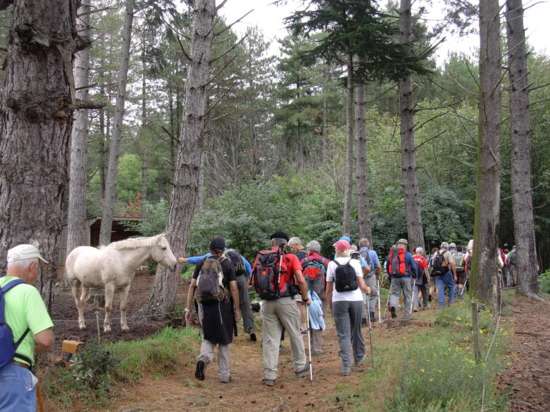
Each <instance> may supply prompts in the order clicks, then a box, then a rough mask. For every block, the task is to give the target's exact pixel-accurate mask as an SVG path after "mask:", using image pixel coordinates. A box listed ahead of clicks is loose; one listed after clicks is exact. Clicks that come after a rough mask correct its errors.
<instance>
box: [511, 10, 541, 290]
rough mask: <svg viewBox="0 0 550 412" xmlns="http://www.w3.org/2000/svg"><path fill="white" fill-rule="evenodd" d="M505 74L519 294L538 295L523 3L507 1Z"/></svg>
mask: <svg viewBox="0 0 550 412" xmlns="http://www.w3.org/2000/svg"><path fill="white" fill-rule="evenodd" d="M506 32H507V38H508V74H509V77H510V87H511V91H510V122H511V124H510V129H511V131H512V139H511V140H512V173H511V175H512V208H513V213H514V239H515V242H516V252H515V253H516V258H517V271H518V275H519V287H518V289H517V290H518V292H520V293H522V294H524V295H527V296H531V295H533V294H536V293H537V292H538V282H537V250H536V243H535V223H534V218H533V195H532V193H533V192H532V187H533V185H532V178H531V124H530V119H529V81H528V69H527V45H526V40H525V28H524V26H523V4H522V0H507V1H506Z"/></svg>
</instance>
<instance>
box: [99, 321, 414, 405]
mask: <svg viewBox="0 0 550 412" xmlns="http://www.w3.org/2000/svg"><path fill="white" fill-rule="evenodd" d="M329 323H331V322H329ZM421 329H422V328H418V327H402V328H392V329H386V328H378V329H376V330H375V331H374V339H375V351H376V344H377V342H380V341H382V340H386V339H390V338H392V337H393V336H395V335H399V336H400V338H402V337H403V335H404V334H406V333H414V332H417V331H419V330H421ZM364 333H365V338H366V339H368V334H367V331H366V330H365V331H364ZM247 338H248V336H239V337H238V338H237V340H236V342H235V344H234V345H233V346H232V348H231V356H232V359H231V366H232V382H231V383H229V384H221V383H219V382H218V379H217V365H215V364H214V365H211V366H210V368H209V369H207V371H206V375H207V376H206V380H205V381H203V382H199V381H197V380H195V378H194V368H195V358H194V356H196V353H193V354H186V355H185V356H186V359H185V367H184V368H183V369H182V370H181V371H179V372H178V373H176V374H175V375H172V376H169V377H163V378H159V379H155V378H152V377H148V378H147V379H145V380H144V381H142V382H140V383H139V384H138V385H137V386H136V387H134V388H129V390H128V391H127V392H126V393H123V394H122V395H121V396H120V397H119V399H118V400H117V401H116V402H115V403H114V404H113V406H112V407H110V408H109V410H110V411H124V412H130V411H132V412H138V411H148V412H149V411H184V410H185V411H213V410H216V411H242V412H244V411H281V412H282V411H304V410H306V411H307V410H311V411H313V410H314V411H343V410H345V405H344V404H342V402H340V401H339V400H338V399H337V398H336V397H335V396H334V393H335V389H336V386H337V385H339V384H341V385H347V386H355V387H356V386H358V384H359V382H360V378H361V374H362V373H368V369H366V370H365V371H363V372H354V373H353V374H352V375H351V376H348V377H342V376H340V375H339V370H340V367H339V366H340V364H339V362H340V361H339V358H338V344H337V339H336V334H335V330H334V326H333V325H332V324H329V326H328V329H327V330H326V331H325V343H324V354H323V355H321V356H320V357H317V358H314V359H313V368H314V375H315V378H314V383H313V384H312V383H310V382H309V379H308V378H305V379H298V378H296V377H295V376H294V373H293V370H292V366H291V353H290V349H289V342H288V340H285V342H284V344H283V346H284V350H283V351H282V352H281V355H280V358H279V379H278V382H277V384H276V386H275V387H272V388H270V387H266V386H265V385H262V384H261V379H262V367H261V346H260V342H257V343H252V342H250V341H248V339H247ZM365 343H366V344H367V346H368V340H367V341H366V342H365ZM103 410H104V409H103Z"/></svg>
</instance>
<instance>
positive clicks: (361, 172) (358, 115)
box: [355, 60, 372, 241]
mask: <svg viewBox="0 0 550 412" xmlns="http://www.w3.org/2000/svg"><path fill="white" fill-rule="evenodd" d="M358 62H359V60H358ZM365 88H366V86H365V84H364V83H363V82H360V81H359V82H357V83H356V84H355V140H356V143H357V152H356V159H357V164H356V175H355V176H356V181H357V220H358V222H357V223H358V227H359V237H360V238H367V239H369V240H371V241H372V230H371V225H370V217H369V199H368V183H367V175H368V162H367V129H366V127H365Z"/></svg>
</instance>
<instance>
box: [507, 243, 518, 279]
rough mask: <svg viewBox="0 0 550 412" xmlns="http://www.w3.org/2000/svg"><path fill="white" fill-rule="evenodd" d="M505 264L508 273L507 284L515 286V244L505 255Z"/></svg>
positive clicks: (516, 260) (516, 267) (516, 274)
mask: <svg viewBox="0 0 550 412" xmlns="http://www.w3.org/2000/svg"><path fill="white" fill-rule="evenodd" d="M506 265H507V266H508V273H509V274H510V275H509V276H510V279H509V280H508V286H516V285H517V284H518V255H517V249H516V245H514V246H513V247H512V250H511V251H510V252H508V255H507V256H506Z"/></svg>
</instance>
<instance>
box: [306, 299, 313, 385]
mask: <svg viewBox="0 0 550 412" xmlns="http://www.w3.org/2000/svg"><path fill="white" fill-rule="evenodd" d="M306 322H307V347H308V352H309V381H310V382H313V365H312V364H311V328H310V326H309V306H308V305H307V304H306Z"/></svg>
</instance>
